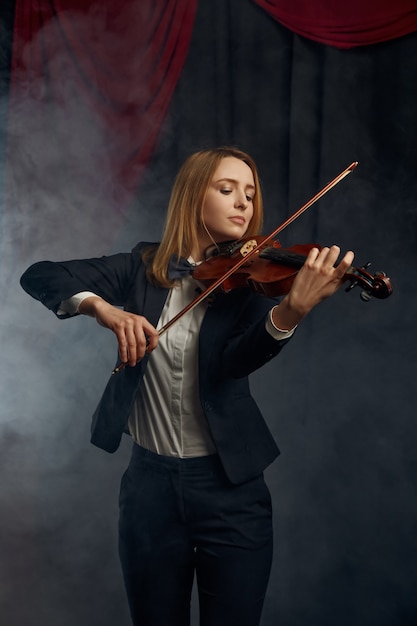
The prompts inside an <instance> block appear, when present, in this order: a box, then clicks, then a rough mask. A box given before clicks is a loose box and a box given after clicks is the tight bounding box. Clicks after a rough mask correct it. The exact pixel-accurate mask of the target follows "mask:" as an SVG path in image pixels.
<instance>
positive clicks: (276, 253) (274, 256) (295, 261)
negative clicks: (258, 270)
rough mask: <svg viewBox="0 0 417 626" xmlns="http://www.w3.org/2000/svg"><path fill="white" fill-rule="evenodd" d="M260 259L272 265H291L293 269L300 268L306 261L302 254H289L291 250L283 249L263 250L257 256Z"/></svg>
mask: <svg viewBox="0 0 417 626" xmlns="http://www.w3.org/2000/svg"><path fill="white" fill-rule="evenodd" d="M259 257H260V258H261V259H267V260H268V261H272V262H273V263H285V265H291V266H293V267H297V268H300V267H302V265H303V264H304V261H305V260H306V258H307V257H306V256H305V255H304V254H298V253H296V252H291V250H285V248H272V247H271V248H265V249H264V250H262V252H261V253H260V254H259Z"/></svg>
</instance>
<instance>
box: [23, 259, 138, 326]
mask: <svg viewBox="0 0 417 626" xmlns="http://www.w3.org/2000/svg"><path fill="white" fill-rule="evenodd" d="M135 250H136V249H135ZM135 250H134V251H133V252H132V253H121V254H115V255H112V256H103V257H100V258H91V259H80V260H74V261H63V262H53V261H41V262H39V263H35V264H34V265H31V266H30V267H29V268H28V269H27V270H26V271H25V272H24V274H23V275H22V277H21V279H20V284H21V286H22V288H23V289H24V290H25V291H26V292H27V293H28V294H29V295H30V296H32V297H33V298H35V299H36V300H39V301H40V302H41V303H42V304H44V305H45V306H46V307H47V308H48V309H50V310H52V311H53V312H54V313H55V314H56V315H57V311H58V309H59V305H60V303H61V302H62V300H66V299H67V298H70V297H71V296H73V295H75V294H76V293H79V292H80V291H92V292H94V293H96V294H97V295H98V296H101V297H102V298H104V300H106V301H107V302H109V303H110V304H113V305H116V306H124V304H125V302H126V298H127V296H128V293H129V289H130V286H131V284H132V280H133V278H134V275H135V270H136V268H137V266H138V263H140V255H139V253H138V251H135ZM66 317H69V316H68V315H59V319H64V318H66Z"/></svg>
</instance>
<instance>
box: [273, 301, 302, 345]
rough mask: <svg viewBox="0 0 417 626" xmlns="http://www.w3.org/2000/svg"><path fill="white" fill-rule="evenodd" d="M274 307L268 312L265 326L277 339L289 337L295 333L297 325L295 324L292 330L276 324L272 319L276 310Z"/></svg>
mask: <svg viewBox="0 0 417 626" xmlns="http://www.w3.org/2000/svg"><path fill="white" fill-rule="evenodd" d="M274 308H275V307H274ZM274 308H272V309H271V310H270V311H269V313H268V317H267V318H266V322H265V328H266V330H267V332H268V333H269V334H270V335H271V337H273V338H274V339H276V340H277V341H278V340H280V339H289V338H290V337H292V335H293V334H294V332H295V329H296V328H297V326H294V328H291V329H290V330H282V329H281V328H278V326H275V324H274V322H273V321H272V311H273V310H274Z"/></svg>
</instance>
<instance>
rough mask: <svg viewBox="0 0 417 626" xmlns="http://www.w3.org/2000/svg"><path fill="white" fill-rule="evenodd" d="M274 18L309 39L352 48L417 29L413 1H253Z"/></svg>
mask: <svg viewBox="0 0 417 626" xmlns="http://www.w3.org/2000/svg"><path fill="white" fill-rule="evenodd" d="M255 2H256V3H257V4H258V5H259V6H260V7H262V8H263V9H265V10H266V11H267V12H268V13H269V14H270V15H271V16H272V17H273V18H274V19H276V20H277V21H278V22H280V23H281V24H283V26H285V27H286V28H288V29H289V30H291V31H293V32H295V33H297V34H298V35H302V36H303V37H306V38H308V39H312V40H314V41H318V42H319V43H322V44H327V45H329V46H334V47H336V48H353V47H355V46H364V45H369V44H375V43H379V42H382V41H387V40H389V39H395V38H396V37H402V36H403V35H408V34H409V33H411V32H413V31H416V30H417V2H416V0H349V1H346V2H343V1H342V0H320V2H314V1H312V0H255Z"/></svg>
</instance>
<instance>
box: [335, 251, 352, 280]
mask: <svg viewBox="0 0 417 626" xmlns="http://www.w3.org/2000/svg"><path fill="white" fill-rule="evenodd" d="M354 257H355V255H354V253H353V252H352V250H348V252H346V254H345V256H344V257H343V259H342V260H341V261H340V263H339V264H338V265H337V267H336V272H337V274H338V275H339V276H340V277H342V276H344V275H345V274H346V272H347V270H348V269H349V268H350V267H352V263H353V259H354Z"/></svg>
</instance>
